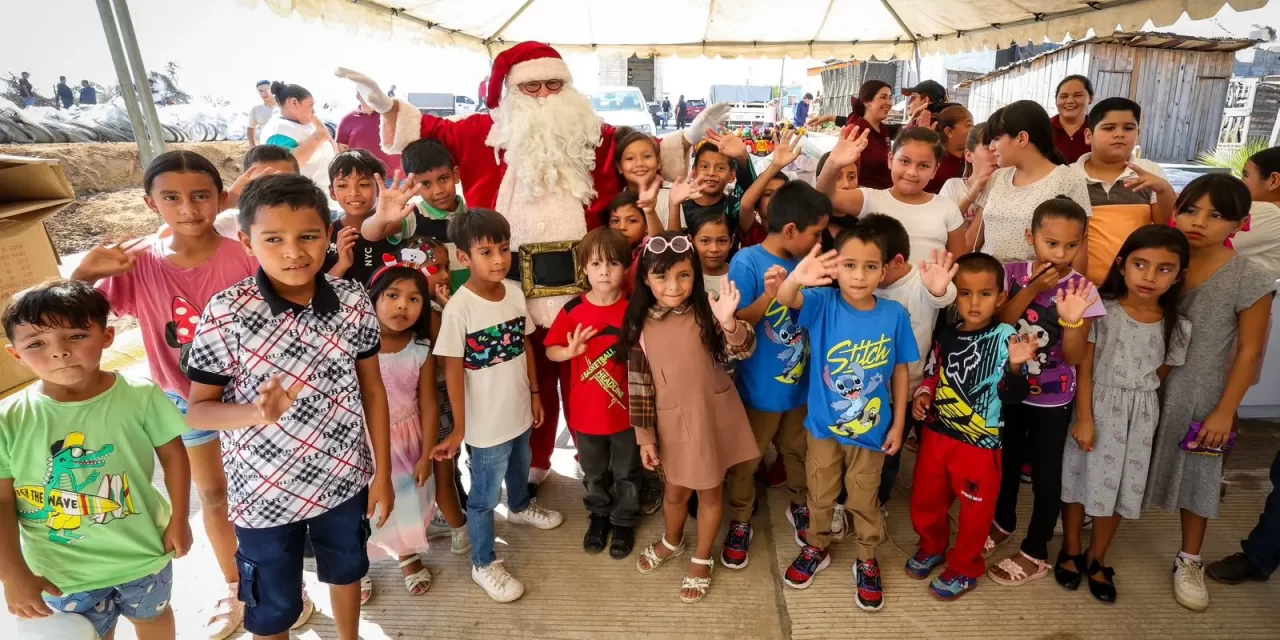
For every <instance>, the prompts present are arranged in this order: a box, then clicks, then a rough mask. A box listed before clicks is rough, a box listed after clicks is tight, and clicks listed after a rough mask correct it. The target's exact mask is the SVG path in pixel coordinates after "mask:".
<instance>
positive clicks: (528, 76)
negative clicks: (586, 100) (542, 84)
mask: <svg viewBox="0 0 1280 640" xmlns="http://www.w3.org/2000/svg"><path fill="white" fill-rule="evenodd" d="M530 80H563V81H565V82H573V75H572V74H570V73H569V65H567V64H565V63H564V59H562V58H561V57H560V52H559V51H556V50H555V49H553V48H551V45H549V44H543V43H541V42H521V43H520V44H518V45H516V46H514V47H511V48H510V49H507V50H506V51H503V52H502V53H499V54H498V57H497V58H495V59H494V61H493V73H491V74H489V93H488V96H486V100H485V104H486V106H488V107H489V108H490V109H496V108H498V103H499V102H500V101H501V99H502V88H503V86H507V87H511V88H515V87H516V86H518V85H520V84H522V83H525V82H529V81H530Z"/></svg>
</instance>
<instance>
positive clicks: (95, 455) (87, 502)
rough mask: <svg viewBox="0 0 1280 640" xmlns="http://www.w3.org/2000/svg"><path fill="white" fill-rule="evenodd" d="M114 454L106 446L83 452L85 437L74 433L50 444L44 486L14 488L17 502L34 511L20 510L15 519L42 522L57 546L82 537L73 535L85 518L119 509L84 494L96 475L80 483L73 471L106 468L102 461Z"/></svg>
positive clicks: (95, 497) (117, 504)
mask: <svg viewBox="0 0 1280 640" xmlns="http://www.w3.org/2000/svg"><path fill="white" fill-rule="evenodd" d="M114 450H115V447H113V446H112V445H109V444H108V445H105V446H103V447H102V448H101V449H99V450H97V451H94V450H91V449H86V448H84V434H83V433H80V432H78V431H77V432H73V433H69V434H67V437H66V438H64V439H62V440H59V441H57V442H55V443H53V446H52V447H50V449H49V453H50V458H49V473H48V475H47V477H46V478H45V483H44V486H34V485H28V486H22V487H15V488H14V492H15V493H16V494H17V496H18V498H19V499H20V500H22V502H25V503H26V504H27V505H30V506H31V507H36V508H37V510H36V511H24V510H23V509H21V508H19V510H18V516H19V517H20V518H23V519H24V520H35V521H44V523H45V526H47V527H48V528H49V540H50V541H51V542H57V543H59V544H72V543H73V542H75V541H76V540H81V539H83V538H84V536H82V535H79V534H77V533H75V530H77V529H79V528H80V526H81V524H82V520H83V518H84V517H86V516H88V517H92V516H95V515H98V514H101V513H107V512H110V511H116V510H118V509H120V507H121V505H120V503H119V502H116V501H114V500H109V499H106V498H102V497H99V496H94V495H88V494H86V493H84V491H85V490H86V489H87V488H88V487H89V485H91V484H93V483H94V482H97V480H98V477H99V475H100V474H99V473H98V472H97V471H92V472H90V473H89V475H88V476H87V477H85V479H84V480H83V481H77V480H76V471H78V470H83V469H92V468H94V467H101V466H102V465H104V464H106V460H105V458H106V457H107V456H108V455H110V454H111V452H112V451H114Z"/></svg>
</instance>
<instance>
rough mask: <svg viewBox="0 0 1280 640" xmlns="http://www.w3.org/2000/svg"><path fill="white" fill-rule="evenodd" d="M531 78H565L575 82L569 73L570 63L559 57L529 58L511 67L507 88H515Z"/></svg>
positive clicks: (568, 81)
mask: <svg viewBox="0 0 1280 640" xmlns="http://www.w3.org/2000/svg"><path fill="white" fill-rule="evenodd" d="M530 80H564V81H565V82H567V83H569V84H573V74H572V73H569V65H567V64H565V63H564V60H561V59H559V58H538V59H537V60H527V61H525V62H521V63H520V64H517V65H515V66H514V67H511V71H510V72H508V73H507V89H508V90H514V89H516V88H517V87H519V86H520V84H521V83H523V82H529V81H530Z"/></svg>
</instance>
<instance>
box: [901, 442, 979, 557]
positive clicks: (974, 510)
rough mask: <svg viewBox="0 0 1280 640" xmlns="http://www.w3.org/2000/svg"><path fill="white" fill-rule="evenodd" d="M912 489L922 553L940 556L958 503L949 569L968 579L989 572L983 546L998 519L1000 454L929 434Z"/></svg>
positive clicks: (913, 519) (914, 524)
mask: <svg viewBox="0 0 1280 640" xmlns="http://www.w3.org/2000/svg"><path fill="white" fill-rule="evenodd" d="M922 431H923V434H922V436H921V440H920V452H919V453H918V454H917V457H916V470H915V476H914V478H913V480H912V485H911V526H912V527H913V528H914V529H915V530H916V534H918V535H919V536H920V549H921V550H922V551H924V552H925V553H927V554H929V555H942V553H943V552H944V551H946V550H947V542H949V541H950V538H951V521H950V519H949V518H948V516H947V514H948V511H950V509H951V503H953V502H955V500H956V497H957V496H959V498H960V526H959V530H958V531H957V532H956V543H955V546H953V547H952V548H951V551H950V552H949V553H947V565H948V566H949V567H950V568H951V569H954V570H955V571H957V572H959V573H960V574H961V575H963V576H965V577H967V578H978V577H980V576H981V575H982V574H983V572H984V571H986V569H987V565H986V561H985V560H984V559H983V558H982V545H983V544H984V543H986V541H987V534H988V533H989V532H990V530H991V522H992V521H993V520H994V519H995V513H996V499H997V497H999V495H1000V450H999V449H980V448H978V447H975V446H973V445H971V444H968V443H966V442H961V441H959V440H957V439H955V438H949V437H947V436H944V435H940V434H938V433H937V432H936V431H934V430H932V429H929V428H925V429H923V430H922Z"/></svg>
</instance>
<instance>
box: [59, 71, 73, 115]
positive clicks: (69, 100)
mask: <svg viewBox="0 0 1280 640" xmlns="http://www.w3.org/2000/svg"><path fill="white" fill-rule="evenodd" d="M54 89H55V90H57V92H58V101H60V102H61V103H62V108H63V109H70V108H71V105H72V104H75V100H76V94H74V93H72V91H71V87H70V86H68V85H67V77H66V76H58V84H57V85H56V86H55V87H54Z"/></svg>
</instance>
